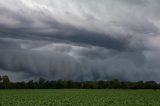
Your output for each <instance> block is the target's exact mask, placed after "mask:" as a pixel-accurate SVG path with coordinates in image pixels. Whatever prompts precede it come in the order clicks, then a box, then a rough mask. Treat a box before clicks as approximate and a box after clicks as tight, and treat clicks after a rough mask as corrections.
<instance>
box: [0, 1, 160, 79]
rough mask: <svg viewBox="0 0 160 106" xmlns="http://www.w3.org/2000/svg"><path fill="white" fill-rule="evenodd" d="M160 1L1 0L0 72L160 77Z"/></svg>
mask: <svg viewBox="0 0 160 106" xmlns="http://www.w3.org/2000/svg"><path fill="white" fill-rule="evenodd" d="M159 5H160V2H159V1H158V0H152V1H150V0H134V1H133V0H114V1H113V0H99V1H96V0H90V1H85V0H80V1H79V0H67V1H66V0H45V1H44V0H38V1H37V0H27V1H26V0H6V2H4V1H3V0H0V69H1V70H3V71H1V70H0V72H3V74H5V72H6V73H10V75H11V74H12V73H13V74H12V75H13V76H14V73H17V75H18V73H21V74H20V75H19V77H21V80H24V79H30V78H38V77H44V78H47V79H51V80H53V79H54V80H57V79H71V80H81V81H84V80H109V79H114V78H117V79H120V80H132V81H137V80H155V81H160V78H159V75H160V72H159V69H160V64H159V63H160V56H159V52H160V48H159V46H158V45H159V44H160V43H159V40H160V33H159V30H160V20H159V18H160V15H159V9H160V8H159ZM13 80H18V79H17V78H16V76H15V78H14V77H13Z"/></svg>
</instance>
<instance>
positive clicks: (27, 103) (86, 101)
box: [0, 89, 160, 106]
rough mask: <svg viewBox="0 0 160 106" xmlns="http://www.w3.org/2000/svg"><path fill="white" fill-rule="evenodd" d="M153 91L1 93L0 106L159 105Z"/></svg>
mask: <svg viewBox="0 0 160 106" xmlns="http://www.w3.org/2000/svg"><path fill="white" fill-rule="evenodd" d="M159 98H160V91H158V90H156V91H154V90H112V89H110V90H109V89H104V90H89V89H88V90H86V89H85V90H83V89H70V90H69V89H59V90H56V89H55V90H1V91H0V106H159V104H160V99H159Z"/></svg>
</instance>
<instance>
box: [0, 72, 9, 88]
mask: <svg viewBox="0 0 160 106" xmlns="http://www.w3.org/2000/svg"><path fill="white" fill-rule="evenodd" d="M2 81H3V85H4V88H5V89H7V88H9V86H10V80H9V77H8V76H7V75H5V76H2Z"/></svg>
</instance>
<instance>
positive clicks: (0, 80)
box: [0, 75, 2, 83]
mask: <svg viewBox="0 0 160 106" xmlns="http://www.w3.org/2000/svg"><path fill="white" fill-rule="evenodd" d="M1 82H2V76H1V75H0V83H1Z"/></svg>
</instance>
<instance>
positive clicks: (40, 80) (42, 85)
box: [38, 78, 46, 89]
mask: <svg viewBox="0 0 160 106" xmlns="http://www.w3.org/2000/svg"><path fill="white" fill-rule="evenodd" d="M45 82H46V80H45V79H44V78H40V79H39V81H38V85H39V88H40V89H42V88H44V84H45Z"/></svg>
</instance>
